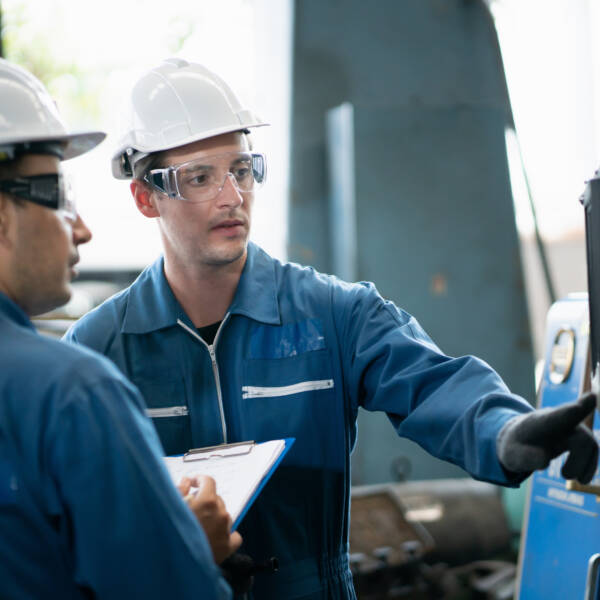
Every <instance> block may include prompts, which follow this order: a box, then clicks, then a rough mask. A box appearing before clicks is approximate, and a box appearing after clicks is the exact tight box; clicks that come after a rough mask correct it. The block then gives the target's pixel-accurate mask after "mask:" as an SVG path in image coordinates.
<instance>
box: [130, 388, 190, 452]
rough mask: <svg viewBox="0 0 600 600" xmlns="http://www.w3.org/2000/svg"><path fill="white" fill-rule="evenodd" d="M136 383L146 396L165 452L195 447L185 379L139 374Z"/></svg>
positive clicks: (148, 412)
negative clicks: (148, 377)
mask: <svg viewBox="0 0 600 600" xmlns="http://www.w3.org/2000/svg"><path fill="white" fill-rule="evenodd" d="M134 383H135V384H136V385H137V386H138V388H139V389H140V391H141V392H142V395H143V396H144V400H145V401H146V406H147V409H146V414H147V415H148V416H149V417H150V418H151V419H152V422H153V424H154V427H155V428H156V432H157V433H158V437H159V438H160V441H161V443H162V445H163V448H164V450H165V454H167V455H169V454H182V453H183V452H187V451H188V450H189V449H190V448H191V447H192V434H191V424H190V423H191V421H190V415H189V407H188V403H187V401H186V395H185V387H184V384H183V381H182V380H178V379H147V378H139V379H138V380H137V381H134Z"/></svg>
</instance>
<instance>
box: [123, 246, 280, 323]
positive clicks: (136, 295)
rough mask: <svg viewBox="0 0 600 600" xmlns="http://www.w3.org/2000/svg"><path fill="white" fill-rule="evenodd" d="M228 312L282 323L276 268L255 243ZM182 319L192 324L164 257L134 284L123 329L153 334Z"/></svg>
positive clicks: (265, 321) (256, 319) (263, 320)
mask: <svg viewBox="0 0 600 600" xmlns="http://www.w3.org/2000/svg"><path fill="white" fill-rule="evenodd" d="M140 307H142V310H140ZM228 312H229V313H231V314H240V315H245V316H247V317H249V318H251V319H254V320H255V321H260V322H262V323H266V324H269V325H278V324H280V323H281V319H280V315H279V306H278V304H277V291H276V286H275V267H274V265H273V262H272V260H271V259H270V258H269V257H268V256H267V254H266V253H265V252H264V251H263V250H262V249H261V248H259V247H258V246H257V245H256V244H254V243H252V242H249V244H248V256H247V259H246V264H245V265H244V269H243V271H242V275H241V277H240V281H239V283H238V287H237V290H236V292H235V296H234V298H233V302H232V303H231V306H230V307H229V310H228ZM178 319H181V320H182V321H184V322H185V323H188V324H190V325H191V321H190V319H189V317H188V316H187V315H186V314H185V312H184V310H183V308H182V307H181V306H180V304H179V302H178V301H177V299H176V298H175V296H174V294H173V292H172V290H171V287H170V286H169V283H168V282H167V279H166V277H165V274H164V259H163V258H162V257H161V258H159V259H158V260H156V261H155V262H154V264H152V265H151V266H150V267H149V268H148V269H146V270H145V271H144V272H143V273H142V274H141V275H140V276H139V278H138V279H137V281H135V283H133V284H132V286H131V288H130V290H129V300H128V303H127V308H126V311H125V318H124V319H123V325H122V327H121V331H122V332H123V333H149V332H151V331H157V330H159V329H164V328H166V327H172V326H174V325H176V324H177V320H178Z"/></svg>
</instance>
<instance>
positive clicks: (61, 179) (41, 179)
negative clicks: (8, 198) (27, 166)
mask: <svg viewBox="0 0 600 600" xmlns="http://www.w3.org/2000/svg"><path fill="white" fill-rule="evenodd" d="M0 192H5V193H7V194H12V195H13V196H17V197H18V198H23V200H28V201H29V202H33V203H35V204H39V205H41V206H45V207H46V208H50V209H52V210H56V211H58V212H59V213H60V215H61V216H62V217H64V218H65V219H68V220H70V221H73V222H74V221H76V220H77V207H76V206H75V198H74V197H73V192H72V189H71V184H70V182H69V180H68V178H66V177H65V176H64V175H63V174H62V173H48V174H45V175H24V176H21V177H15V178H14V179H3V180H0Z"/></svg>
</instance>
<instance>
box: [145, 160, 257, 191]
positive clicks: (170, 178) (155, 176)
mask: <svg viewBox="0 0 600 600" xmlns="http://www.w3.org/2000/svg"><path fill="white" fill-rule="evenodd" d="M266 176H267V162H266V159H265V156H264V154H259V153H257V152H227V153H224V154H216V155H212V156H205V157H203V158H199V159H196V160H191V161H188V162H185V163H182V164H179V165H171V166H170V167H166V168H164V169H152V170H150V171H148V172H147V173H146V174H145V175H144V177H143V179H144V181H146V182H147V183H149V184H150V185H151V186H152V187H153V188H155V189H157V190H159V191H160V192H162V193H164V194H167V196H169V197H171V198H179V199H181V200H186V201H188V202H198V203H199V202H209V201H210V200H213V199H214V198H216V197H217V196H218V195H219V192H220V191H221V190H222V189H223V187H224V186H225V182H226V181H227V179H229V180H230V181H231V183H232V184H233V186H234V187H235V189H236V190H238V191H239V192H241V193H242V194H245V193H248V192H254V191H255V190H256V189H258V188H259V187H261V186H262V184H263V183H264V182H265V179H266Z"/></svg>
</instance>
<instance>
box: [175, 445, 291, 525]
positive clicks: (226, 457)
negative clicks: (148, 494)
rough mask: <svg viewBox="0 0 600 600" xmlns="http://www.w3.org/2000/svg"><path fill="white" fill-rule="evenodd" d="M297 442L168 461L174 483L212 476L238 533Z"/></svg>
mask: <svg viewBox="0 0 600 600" xmlns="http://www.w3.org/2000/svg"><path fill="white" fill-rule="evenodd" d="M294 441H295V438H285V439H281V440H271V441H268V442H261V443H257V442H254V441H247V442H236V443H233V444H220V445H218V446H207V447H205V448H194V449H191V450H188V452H186V453H185V454H183V455H181V456H167V457H165V458H164V461H165V464H166V466H167V470H168V471H169V474H170V475H171V479H172V480H173V482H174V483H175V484H178V483H179V481H181V479H182V478H183V477H194V476H196V475H210V476H211V477H213V479H215V481H216V484H217V494H219V495H220V496H221V497H222V498H223V501H224V502H225V507H226V508H227V510H228V512H229V514H230V515H231V519H232V528H231V530H232V531H234V530H235V529H237V527H238V526H239V524H240V523H241V521H242V519H243V518H244V517H245V516H246V513H247V512H248V510H249V509H250V507H251V506H252V504H253V503H254V501H255V500H256V498H258V496H259V495H260V493H261V491H262V490H263V488H264V487H265V485H266V484H267V482H268V481H269V479H270V478H271V476H272V475H273V473H274V472H275V469H276V468H277V467H278V466H279V464H280V463H281V461H282V460H283V458H284V457H285V455H286V454H287V452H288V451H289V449H290V448H291V446H292V444H293V443H294Z"/></svg>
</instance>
